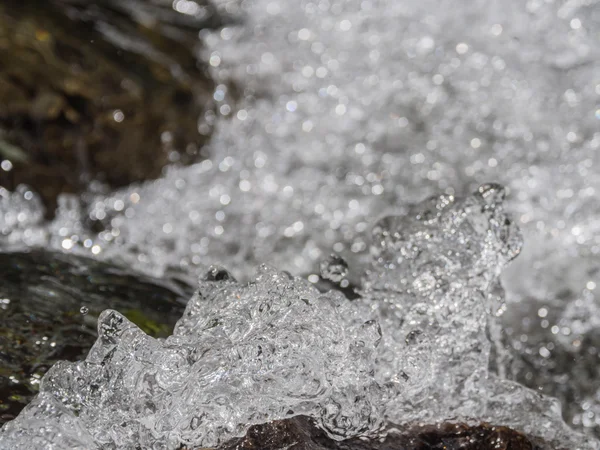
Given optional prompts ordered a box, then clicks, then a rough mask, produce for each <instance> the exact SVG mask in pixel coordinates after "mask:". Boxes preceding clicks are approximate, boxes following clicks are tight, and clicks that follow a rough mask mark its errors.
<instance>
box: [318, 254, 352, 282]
mask: <svg viewBox="0 0 600 450" xmlns="http://www.w3.org/2000/svg"><path fill="white" fill-rule="evenodd" d="M346 275H348V263H347V262H346V261H345V260H344V258H342V257H341V256H338V255H335V254H331V255H330V256H329V258H327V259H326V260H324V261H322V262H321V276H322V277H323V278H324V279H326V280H329V281H333V282H334V283H339V282H340V281H342V280H343V279H344V278H345V277H346Z"/></svg>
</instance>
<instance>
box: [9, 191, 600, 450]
mask: <svg viewBox="0 0 600 450" xmlns="http://www.w3.org/2000/svg"><path fill="white" fill-rule="evenodd" d="M503 192H504V191H503V188H502V187H501V186H499V185H490V184H488V185H484V186H482V187H480V188H479V189H478V191H477V192H476V193H474V194H473V195H471V196H469V197H466V198H464V199H455V198H454V197H453V196H447V195H441V196H438V197H433V198H431V199H428V200H425V201H424V202H422V203H420V204H418V205H416V206H414V207H412V208H410V211H409V212H408V213H407V215H405V216H390V217H385V218H383V219H381V220H380V221H379V222H378V223H377V224H376V225H375V226H374V228H373V245H372V248H371V254H372V255H373V260H372V263H371V266H370V268H369V270H368V271H367V273H366V274H365V283H364V290H363V292H362V294H363V295H362V297H361V298H360V299H358V300H355V301H349V300H347V299H346V298H344V297H343V296H342V295H341V294H340V293H338V292H335V291H330V292H328V293H325V294H322V293H319V291H318V290H317V289H316V288H315V287H313V286H312V285H311V283H309V282H308V281H305V280H302V279H299V278H293V277H292V276H290V275H288V274H286V273H280V272H277V271H276V270H274V269H271V268H269V267H267V266H261V267H259V268H258V271H257V273H256V276H255V278H254V280H253V281H252V282H250V283H249V284H244V283H238V282H237V281H235V279H234V278H233V276H232V275H231V274H230V273H229V272H227V271H226V270H225V269H222V268H219V267H212V268H211V269H210V270H209V271H208V273H207V275H206V276H205V277H204V278H203V279H202V280H201V282H200V286H199V289H198V291H197V292H196V294H195V295H194V297H193V298H192V299H191V300H190V302H189V303H188V306H187V308H186V310H185V312H184V315H183V317H182V318H181V319H180V320H179V322H178V323H177V326H176V327H175V330H174V332H173V335H172V336H171V337H169V338H167V339H165V340H160V339H153V338H151V337H149V336H147V335H146V334H144V333H143V332H142V331H141V330H140V329H138V328H137V327H136V326H135V325H133V324H132V323H131V322H129V321H128V320H127V319H126V318H125V317H123V316H122V315H121V314H119V313H118V312H116V311H111V310H107V311H105V312H104V313H103V314H102V315H101V317H100V318H99V321H98V334H99V338H98V340H97V342H96V344H95V345H94V347H93V348H92V350H91V351H90V353H89V355H88V357H87V358H86V360H85V361H83V362H77V363H67V362H63V363H59V364H56V365H55V366H54V367H53V368H52V369H51V370H50V371H49V372H48V373H47V374H46V375H45V377H44V378H43V380H42V384H41V391H40V394H39V395H38V397H37V398H36V399H35V400H34V401H33V402H32V403H31V404H30V405H29V406H28V407H26V409H25V410H24V411H23V412H22V413H21V414H20V415H19V417H18V418H17V419H15V420H14V421H13V422H10V423H9V424H7V425H6V426H5V427H4V428H3V430H2V434H1V435H0V443H2V448H13V449H18V448H30V447H31V445H32V443H33V444H34V445H35V446H38V447H40V448H41V447H44V448H50V447H52V446H55V447H56V448H67V447H68V448H88V449H89V448H136V446H140V445H141V446H142V447H144V448H173V449H174V448H178V447H179V446H180V445H182V444H185V445H187V446H201V447H206V446H214V445H218V444H220V443H222V442H224V441H225V440H227V439H230V438H232V437H235V436H240V435H242V434H243V433H244V432H245V430H246V429H247V428H248V427H249V426H250V425H252V424H255V423H262V422H266V421H270V420H274V419H282V418H285V417H291V416H295V415H309V416H312V417H314V418H315V419H316V420H317V423H318V424H319V425H320V426H321V427H322V428H323V429H324V430H326V431H327V433H328V434H329V435H330V436H331V437H333V438H336V439H343V438H346V437H353V436H357V435H364V434H368V435H373V434H376V433H377V432H378V431H379V430H380V429H381V428H382V426H383V424H384V422H383V421H384V418H385V419H386V420H387V421H391V422H395V423H412V422H419V421H429V422H435V421H438V420H440V418H458V419H462V420H473V419H476V420H478V421H482V420H483V421H491V422H493V423H498V422H500V423H503V424H507V425H510V426H514V427H516V428H517V429H521V430H524V431H525V432H527V433H529V434H531V435H534V436H535V435H537V436H540V437H542V438H544V439H546V440H547V441H548V442H550V443H552V442H555V443H560V444H561V445H568V446H569V448H573V449H574V448H598V447H597V445H596V444H594V443H586V441H587V438H585V439H582V438H581V437H580V436H578V435H576V434H575V433H574V432H572V431H571V430H569V429H568V427H566V425H565V424H564V422H562V419H561V417H560V410H559V408H558V406H557V404H556V403H555V402H554V401H552V400H550V399H547V398H544V397H542V396H539V395H538V394H535V393H534V392H531V391H529V390H528V389H526V388H524V387H522V386H520V385H518V384H516V383H512V382H509V381H506V380H501V379H498V378H496V377H495V376H494V375H492V374H490V373H488V370H487V366H488V360H489V355H490V347H491V343H490V341H489V340H488V338H487V336H486V328H487V322H488V317H489V312H490V311H491V310H492V308H493V301H494V300H495V299H494V295H493V293H494V292H495V289H496V287H497V283H498V277H499V275H500V272H501V270H502V268H503V267H504V266H505V265H506V264H507V263H508V262H509V261H510V260H512V259H513V258H515V257H516V256H517V255H518V254H519V252H520V250H521V245H522V240H521V237H520V232H519V230H518V228H517V227H516V226H515V225H514V223H513V222H512V220H511V218H510V217H509V216H508V215H507V214H506V213H505V212H504V209H503V204H502V200H503V195H504V194H503ZM315 349H319V351H315Z"/></svg>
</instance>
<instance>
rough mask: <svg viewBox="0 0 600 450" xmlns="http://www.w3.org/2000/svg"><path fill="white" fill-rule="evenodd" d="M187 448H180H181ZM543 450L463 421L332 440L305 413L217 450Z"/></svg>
mask: <svg viewBox="0 0 600 450" xmlns="http://www.w3.org/2000/svg"><path fill="white" fill-rule="evenodd" d="M185 448H186V447H182V450H183V449H185ZM280 449H287V450H492V449H493V450H544V449H548V450H549V449H550V447H549V446H548V445H545V444H543V443H542V442H541V441H539V440H536V439H532V438H529V437H527V436H525V435H523V434H522V433H520V432H518V431H515V430H513V429H511V428H507V427H502V426H493V425H490V424H487V423H482V424H479V425H476V426H471V425H467V424H463V423H450V422H446V423H442V424H439V425H426V426H411V427H402V428H400V429H397V428H394V430H393V431H390V432H389V433H388V434H387V436H386V438H385V439H375V438H372V439H369V438H354V439H347V440H344V441H334V440H332V439H330V438H328V437H327V435H326V434H325V433H324V432H323V431H322V430H321V429H319V428H317V427H316V426H315V424H314V422H313V421H312V420H311V419H310V418H308V417H304V416H299V417H294V418H292V419H286V420H276V421H273V422H270V423H267V424H263V425H255V426H252V427H250V429H249V430H248V432H247V433H246V436H244V437H243V438H239V439H233V440H231V441H229V442H227V443H226V444H223V445H221V446H220V447H218V449H217V450H280Z"/></svg>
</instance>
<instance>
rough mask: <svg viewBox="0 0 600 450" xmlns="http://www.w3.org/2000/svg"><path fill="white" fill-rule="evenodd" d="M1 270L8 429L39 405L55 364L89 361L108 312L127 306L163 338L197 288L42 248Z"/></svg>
mask: <svg viewBox="0 0 600 450" xmlns="http://www.w3.org/2000/svg"><path fill="white" fill-rule="evenodd" d="M0 273H1V274H2V283H1V284H0V424H2V423H4V422H6V421H7V420H10V419H12V418H14V416H16V415H17V414H18V413H19V411H20V410H21V409H22V408H23V407H24V406H25V405H26V404H27V403H28V402H29V401H30V400H31V398H32V397H33V396H34V395H35V394H36V393H37V391H38V388H39V382H40V380H41V378H42V376H43V375H44V373H46V371H47V370H48V369H49V368H50V367H51V366H52V365H53V364H54V363H55V362H57V361H59V360H78V359H83V358H84V357H85V355H86V354H87V352H88V350H89V349H90V347H91V346H92V344H93V343H94V341H95V340H96V337H97V333H96V322H97V317H98V315H99V314H100V312H102V311H103V310H105V309H107V308H115V309H119V310H120V311H123V312H124V314H125V315H126V316H127V317H128V318H129V319H130V320H131V321H132V322H134V323H136V324H137V325H138V326H139V327H140V328H142V329H143V330H144V331H145V332H146V333H148V334H150V335H152V336H160V337H163V336H167V335H169V334H170V333H171V332H172V329H173V326H174V325H175V322H176V321H177V319H178V318H179V317H180V316H181V314H182V313H183V310H184V308H185V302H186V301H187V299H188V298H189V296H190V295H191V291H192V290H193V289H191V288H190V287H189V286H188V285H187V284H186V283H185V282H175V281H159V280H154V279H151V278H148V277H144V276H140V275H137V274H132V273H128V272H126V271H124V270H122V269H119V268H116V267H114V266H111V265H109V264H105V263H99V262H97V261H93V260H91V259H87V258H81V257H77V256H74V255H65V254H61V253H52V252H46V251H42V250H36V251H32V252H31V253H0Z"/></svg>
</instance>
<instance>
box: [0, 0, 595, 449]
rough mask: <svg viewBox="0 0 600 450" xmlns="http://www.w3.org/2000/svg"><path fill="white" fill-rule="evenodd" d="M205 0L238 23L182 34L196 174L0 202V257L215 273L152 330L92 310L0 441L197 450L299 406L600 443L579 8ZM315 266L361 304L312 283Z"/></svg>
mask: <svg viewBox="0 0 600 450" xmlns="http://www.w3.org/2000/svg"><path fill="white" fill-rule="evenodd" d="M218 3H219V4H218V7H219V8H221V9H222V10H225V11H226V12H227V13H228V14H229V15H231V16H236V15H237V16H240V18H241V20H240V21H239V22H240V25H237V26H231V27H226V28H222V29H220V30H218V31H216V32H214V31H213V32H211V31H207V32H203V33H201V39H202V40H203V42H204V50H203V53H202V54H201V55H200V56H201V57H202V58H204V59H205V60H206V61H208V62H209V64H210V66H211V67H212V69H211V70H212V72H213V76H214V77H215V78H216V79H217V80H218V83H220V84H218V85H217V88H216V90H215V92H214V101H215V102H216V103H217V111H218V113H217V114H214V113H208V114H207V117H205V118H204V120H205V121H206V122H208V123H210V124H211V125H213V126H214V129H215V132H214V134H213V136H212V140H211V143H210V144H209V149H208V154H210V157H209V158H208V159H206V160H205V161H203V162H201V163H198V164H196V165H192V166H190V167H187V168H174V167H172V168H170V169H168V170H167V171H166V172H165V174H164V176H163V177H162V178H161V179H159V180H157V181H156V182H149V183H145V184H139V185H131V186H129V187H127V188H125V189H121V190H118V191H115V192H111V193H110V194H94V193H93V192H90V193H89V194H86V195H85V196H83V197H82V198H74V197H68V196H63V198H62V199H61V201H60V204H59V209H58V211H57V215H56V218H55V219H54V220H53V221H52V222H51V223H46V222H45V221H44V220H43V215H42V211H41V206H40V204H39V203H38V202H37V197H36V195H35V193H32V192H31V191H30V190H28V189H26V188H24V189H22V190H20V191H17V192H13V193H10V192H8V191H6V190H3V191H0V195H1V198H2V200H1V202H2V204H1V208H2V211H3V214H2V217H1V218H0V229H1V230H2V235H3V240H2V248H3V249H22V248H23V247H30V246H40V245H42V246H50V247H52V248H55V249H61V250H63V251H66V252H70V253H73V254H79V253H81V254H86V255H88V256H92V257H93V258H96V259H100V260H112V261H117V262H119V263H121V264H127V265H129V266H131V267H133V268H134V269H136V270H138V271H142V272H146V273H149V274H152V275H155V276H162V275H165V274H166V275H169V274H172V273H177V274H181V273H184V274H186V275H187V276H189V277H190V278H192V277H196V276H197V274H198V273H208V275H206V276H203V278H202V281H201V282H200V288H199V290H198V292H197V293H196V295H195V296H194V297H193V298H192V300H190V302H189V303H188V306H187V309H186V312H185V313H184V316H183V317H182V319H180V321H179V323H178V325H177V326H176V328H175V331H174V334H173V335H172V336H171V337H169V338H167V339H165V340H160V339H154V338H151V337H148V336H147V335H145V333H143V332H142V331H141V330H139V329H138V328H137V327H135V326H134V325H132V324H131V323H130V322H129V321H127V319H125V318H124V317H123V316H122V315H120V314H119V313H118V312H106V313H104V314H103V315H102V316H101V319H100V321H99V339H98V341H97V342H96V344H95V345H94V347H93V348H92V350H91V351H90V353H89V354H88V357H87V358H86V360H85V361H83V362H79V363H60V364H58V365H56V366H55V367H54V368H53V369H51V371H50V372H48V374H47V375H46V376H45V377H44V379H43V381H42V387H41V394H40V395H39V396H38V397H37V398H36V399H35V400H34V401H33V402H32V403H31V404H30V406H29V407H27V408H26V409H25V410H24V411H23V413H22V414H21V415H20V416H19V417H18V418H17V419H16V420H14V421H12V422H10V423H9V424H7V425H5V426H4V428H3V429H2V434H1V435H0V444H1V445H2V448H19V446H22V447H23V448H25V447H26V446H27V445H29V447H27V448H30V447H31V443H32V442H39V443H40V444H39V445H38V446H41V447H44V446H50V444H49V443H50V442H52V443H53V445H55V447H56V448H65V447H66V448H77V446H79V447H80V448H94V446H96V447H99V448H100V447H104V448H111V447H114V448H116V447H119V448H135V445H137V444H138V443H140V445H142V447H151V446H155V448H177V447H178V446H179V445H180V444H182V443H183V444H188V445H190V446H209V445H216V444H218V443H220V442H223V441H224V440H226V439H228V438H230V437H233V436H239V435H241V434H243V433H244V431H245V429H246V427H247V426H249V425H250V424H252V423H261V422H265V421H268V420H272V419H277V418H283V417H288V416H289V415H295V414H305V415H310V416H313V417H314V418H315V419H316V420H317V422H318V423H319V424H320V426H321V427H322V428H323V429H325V430H326V431H327V433H329V434H330V435H331V436H332V437H335V438H343V437H350V436H356V435H363V434H377V432H378V431H379V429H380V428H381V427H383V426H384V423H385V422H388V421H389V422H393V423H408V422H424V423H432V422H435V421H445V420H453V419H457V420H463V421H475V422H481V421H491V422H493V423H497V424H500V425H510V426H512V427H514V428H515V429H518V430H523V431H525V432H527V433H529V434H531V435H533V436H539V437H542V438H544V439H546V440H547V441H548V442H550V443H551V444H550V445H551V446H554V447H556V448H569V449H575V448H582V449H585V448H598V445H599V444H598V441H597V440H596V438H597V436H598V435H599V434H600V431H599V430H600V417H599V414H600V393H599V392H600V391H599V387H600V386H599V384H598V383H599V382H598V379H600V377H599V375H600V374H599V373H598V372H599V371H600V365H599V364H598V362H599V361H598V359H599V356H598V350H599V346H600V336H599V335H598V325H599V324H600V310H599V300H598V294H597V291H598V289H600V287H598V288H597V285H598V284H599V283H600V279H599V275H598V274H599V273H600V271H599V265H600V260H599V256H598V254H599V252H600V238H599V236H600V233H599V230H600V207H599V205H598V201H597V195H598V191H599V190H600V156H599V155H600V153H599V147H600V109H599V107H600V106H599V99H600V79H599V78H598V76H599V74H600V63H599V61H600V60H599V52H600V50H599V49H600V46H599V45H598V44H599V42H598V40H599V35H598V30H599V26H600V6H599V5H598V2H595V1H592V0H588V1H563V2H552V1H528V2H520V1H516V0H509V1H503V2H499V1H498V2H494V1H492V2H489V1H487V2H484V1H464V2H458V3H457V2H448V1H442V2H433V1H429V0H424V1H419V2H413V1H410V2H408V1H407V2H404V1H402V2H398V1H391V0H390V1H368V0H363V1H352V0H350V1H346V2H335V1H326V0H323V1H314V2H309V1H291V0H290V1H261V0H256V1H243V2H237V1H232V2H224V1H220V2H218ZM234 88H235V89H234ZM495 183H500V184H502V185H504V186H506V191H508V194H509V195H508V196H507V198H506V200H505V199H504V196H505V194H506V192H505V190H504V189H503V188H502V187H501V186H500V185H499V184H495ZM433 194H435V195H434V197H431V198H430V199H428V200H424V199H426V198H428V197H429V196H430V195H433ZM411 204H413V205H414V204H416V205H417V206H410V205H411ZM90 222H93V223H95V224H96V225H95V226H94V227H89V226H86V224H89V223H90ZM98 224H100V225H101V226H98ZM98 229H100V231H98ZM519 229H521V230H522V237H521V235H520V232H519ZM332 252H333V253H335V254H337V255H339V257H341V258H343V260H344V261H345V262H343V263H342V262H341V260H340V259H339V258H338V257H337V256H336V257H334V258H333V259H331V257H330V256H329V255H330V254H331V253H332ZM517 255H518V257H517ZM328 258H329V260H330V262H333V264H334V265H335V267H331V270H330V269H329V268H328V267H327V264H325V267H324V269H325V270H324V271H323V274H324V275H326V274H327V276H328V277H329V280H330V281H331V282H332V283H340V284H342V283H344V282H345V286H346V287H347V286H349V285H352V286H357V290H358V294H359V297H360V298H358V299H356V300H354V301H349V300H347V299H346V298H345V297H344V296H343V295H342V294H339V293H336V292H335V291H331V292H328V293H320V292H319V291H317V290H316V289H315V288H314V286H311V284H312V283H314V282H318V281H319V277H318V275H317V273H318V272H319V270H320V265H321V261H323V260H327V259H328ZM513 259H514V261H512V262H510V264H509V261H511V260H513ZM263 263H266V264H268V265H269V266H270V267H274V268H276V269H272V268H269V267H267V266H262V264H263ZM211 264H220V265H222V266H224V267H226V268H227V269H228V270H230V271H231V274H232V275H230V274H229V272H224V271H223V270H222V269H219V268H214V267H213V268H212V269H210V270H209V266H210V265H211ZM256 267H259V268H258V270H257V269H256ZM345 267H347V269H346V268H345ZM505 267H506V269H505V270H504V271H503V269H504V268H505ZM255 270H257V271H256V272H255ZM282 271H287V272H289V273H291V274H293V275H294V276H296V278H294V277H291V276H289V275H287V274H286V273H283V272H282ZM502 271H503V272H502ZM346 272H347V273H346ZM501 272H502V274H501ZM331 275H333V277H331ZM340 277H341V278H340ZM234 278H237V279H239V280H241V281H240V282H236V281H235V280H234ZM342 287H343V286H342ZM504 291H505V292H504ZM553 397H557V398H558V399H559V400H560V403H559V402H557V401H556V400H553ZM567 424H568V426H570V427H572V428H575V429H577V430H578V431H571V429H570V428H569V427H568V426H567ZM579 432H582V433H584V434H578V433H579ZM34 439H37V441H35V440H34Z"/></svg>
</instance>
